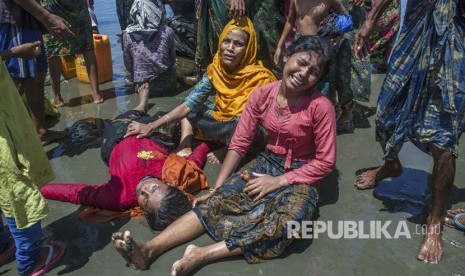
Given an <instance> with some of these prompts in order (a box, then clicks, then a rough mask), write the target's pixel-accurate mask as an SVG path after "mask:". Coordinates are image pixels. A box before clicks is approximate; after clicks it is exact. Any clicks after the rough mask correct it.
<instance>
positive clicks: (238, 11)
mask: <svg viewBox="0 0 465 276" xmlns="http://www.w3.org/2000/svg"><path fill="white" fill-rule="evenodd" d="M243 15H246V10H245V1H244V0H230V2H229V17H231V18H232V17H237V16H243Z"/></svg>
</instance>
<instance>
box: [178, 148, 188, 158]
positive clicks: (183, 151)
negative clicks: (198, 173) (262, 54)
mask: <svg viewBox="0 0 465 276" xmlns="http://www.w3.org/2000/svg"><path fill="white" fill-rule="evenodd" d="M191 153H192V148H183V149H177V150H176V154H177V155H178V156H181V157H188V156H189V155H191Z"/></svg>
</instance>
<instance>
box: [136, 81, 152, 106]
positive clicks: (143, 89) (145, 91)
mask: <svg viewBox="0 0 465 276" xmlns="http://www.w3.org/2000/svg"><path fill="white" fill-rule="evenodd" d="M137 94H139V104H138V105H137V106H136V107H135V108H133V109H134V110H138V111H142V112H147V110H148V108H147V105H148V100H149V84H148V83H144V84H142V85H141V86H140V87H139V89H138V90H137Z"/></svg>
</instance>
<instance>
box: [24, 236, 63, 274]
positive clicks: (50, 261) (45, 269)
mask: <svg viewBox="0 0 465 276" xmlns="http://www.w3.org/2000/svg"><path fill="white" fill-rule="evenodd" d="M54 246H55V247H56V248H58V250H60V254H58V255H57V256H55V258H54V259H52V257H53V253H54V250H55V249H54ZM42 247H48V249H49V250H48V255H47V259H46V260H45V264H44V265H42V266H41V267H38V268H37V269H36V270H35V272H34V273H32V274H31V276H42V275H45V273H47V272H49V271H50V270H52V269H53V268H54V267H55V265H56V264H57V263H58V262H59V261H60V260H61V259H62V258H63V256H64V255H65V251H66V247H65V244H64V243H63V242H61V241H54V242H51V243H49V244H45V245H43V246H42Z"/></svg>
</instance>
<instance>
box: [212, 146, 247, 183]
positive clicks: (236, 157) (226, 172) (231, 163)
mask: <svg viewBox="0 0 465 276" xmlns="http://www.w3.org/2000/svg"><path fill="white" fill-rule="evenodd" d="M241 160H242V156H241V155H240V154H239V153H237V152H236V151H235V150H229V151H228V153H227V154H226V157H225V158H224V162H223V165H222V166H221V169H220V172H219V173H218V177H217V178H216V181H215V185H214V186H213V188H214V189H217V188H219V187H221V185H223V183H224V182H225V181H226V179H227V178H228V177H229V176H230V175H231V173H232V172H233V171H234V170H235V169H236V168H237V165H239V162H241Z"/></svg>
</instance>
